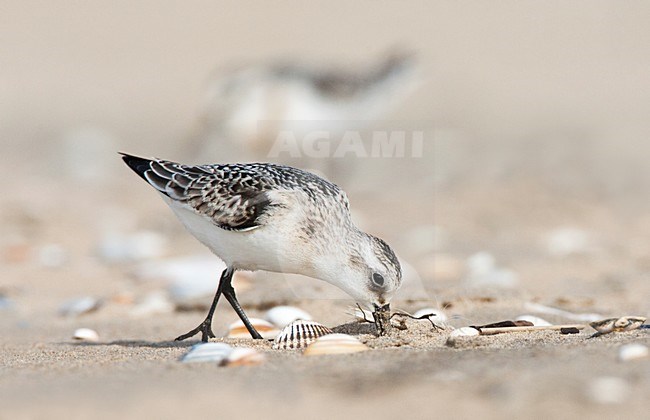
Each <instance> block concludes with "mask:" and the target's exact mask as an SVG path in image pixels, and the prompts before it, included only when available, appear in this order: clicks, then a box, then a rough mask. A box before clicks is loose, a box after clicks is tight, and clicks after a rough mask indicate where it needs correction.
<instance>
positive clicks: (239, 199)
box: [122, 154, 402, 341]
mask: <svg viewBox="0 0 650 420" xmlns="http://www.w3.org/2000/svg"><path fill="white" fill-rule="evenodd" d="M122 159H123V160H124V162H126V164H127V165H128V166H129V167H130V168H131V169H133V171H135V172H136V173H137V174H138V175H139V176H140V177H142V178H143V179H144V180H145V181H147V182H148V183H149V184H150V185H151V186H153V187H154V188H155V189H156V190H157V191H158V192H160V193H161V195H162V197H163V199H164V200H165V202H166V203H167V204H168V205H169V207H171V209H172V210H173V211H174V213H175V214H176V216H177V217H178V218H179V219H180V221H181V222H182V223H183V224H184V225H185V227H186V228H187V230H189V231H190V233H191V234H192V235H194V236H195V237H196V238H197V239H198V240H199V241H200V242H201V243H203V244H204V245H205V246H207V247H208V248H209V249H210V250H211V251H212V252H213V253H214V254H216V255H217V256H218V257H219V258H221V259H222V260H223V261H224V262H225V263H226V266H227V268H226V269H225V270H224V271H223V273H222V274H221V279H220V281H219V286H218V287H217V291H216V294H215V296H214V299H213V301H212V305H211V306H210V310H209V311H208V315H207V317H206V318H205V320H204V321H203V322H202V323H201V324H199V326H197V327H196V328H194V329H193V330H191V331H189V332H188V333H186V334H183V335H181V336H179V337H177V338H176V340H184V339H186V338H189V337H192V336H194V335H196V334H198V333H201V340H202V341H208V338H210V337H214V336H215V335H214V333H213V332H212V317H213V315H214V310H215V308H216V306H217V302H218V301H219V297H220V296H221V295H222V294H223V295H224V296H225V298H226V299H227V300H228V302H229V303H230V305H231V306H232V307H233V309H234V310H235V312H237V315H238V316H239V318H240V319H241V320H242V322H243V323H244V325H245V326H246V328H247V329H248V331H249V332H250V334H251V336H252V337H253V338H262V336H261V335H260V334H259V333H258V332H257V331H256V330H255V328H254V327H253V326H252V325H251V323H250V321H249V320H248V317H247V316H246V314H245V313H244V310H243V309H242V307H241V305H240V304H239V302H238V301H237V297H236V296H235V290H234V289H233V287H232V285H231V280H232V276H233V273H234V272H235V270H251V271H254V270H265V271H273V272H281V273H293V274H302V275H306V276H309V277H314V278H317V279H320V280H324V281H326V282H328V283H331V284H333V285H335V286H338V287H339V288H341V289H343V290H344V291H345V292H347V293H348V294H349V295H350V296H352V297H353V298H354V299H355V300H357V301H359V302H361V303H364V304H366V305H370V306H371V307H373V308H374V312H375V320H376V324H377V329H378V331H379V332H380V334H383V332H384V327H386V326H388V325H389V323H388V317H389V316H390V306H389V302H390V299H391V297H392V295H393V293H394V292H395V291H396V290H397V289H398V288H399V286H400V284H401V281H402V272H401V268H400V264H399V261H398V260H397V257H396V256H395V253H394V252H393V251H392V250H391V248H390V247H389V246H388V244H386V242H384V241H383V240H381V239H379V238H377V237H375V236H372V235H369V234H367V233H365V232H362V231H361V230H359V229H358V228H357V227H356V226H355V225H354V223H353V222H352V219H351V217H350V210H349V202H348V199H347V196H346V194H345V192H343V191H342V190H341V189H339V187H337V186H336V185H334V184H332V183H330V182H328V181H326V180H324V179H322V178H319V177H318V176H316V175H314V174H312V173H309V172H306V171H302V170H300V169H296V168H292V167H288V166H280V165H274V164H270V163H246V164H223V165H218V164H217V165H200V166H189V165H181V164H178V163H174V162H169V161H164V160H159V159H143V158H140V157H136V156H131V155H127V154H122Z"/></svg>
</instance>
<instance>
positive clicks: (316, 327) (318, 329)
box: [273, 320, 332, 350]
mask: <svg viewBox="0 0 650 420" xmlns="http://www.w3.org/2000/svg"><path fill="white" fill-rule="evenodd" d="M327 334H332V330H330V329H329V328H327V327H326V326H324V325H321V324H319V323H318V322H314V321H303V320H299V321H294V322H292V323H291V324H289V325H287V326H286V327H284V328H283V329H282V331H280V334H278V336H277V337H275V341H274V342H273V348H274V349H276V350H287V349H302V348H304V347H307V346H308V345H309V344H310V343H312V342H313V341H315V340H316V339H317V338H319V337H322V336H324V335H327Z"/></svg>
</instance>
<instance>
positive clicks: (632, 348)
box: [618, 343, 650, 362]
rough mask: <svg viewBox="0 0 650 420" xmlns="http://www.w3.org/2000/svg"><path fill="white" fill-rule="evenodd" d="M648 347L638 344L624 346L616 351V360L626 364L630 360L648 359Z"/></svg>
mask: <svg viewBox="0 0 650 420" xmlns="http://www.w3.org/2000/svg"><path fill="white" fill-rule="evenodd" d="M648 354H650V352H649V351H648V347H647V346H645V345H643V344H640V343H632V344H625V345H624V346H621V348H620V349H618V360H620V361H621V362H628V361H630V360H637V359H643V358H646V357H648Z"/></svg>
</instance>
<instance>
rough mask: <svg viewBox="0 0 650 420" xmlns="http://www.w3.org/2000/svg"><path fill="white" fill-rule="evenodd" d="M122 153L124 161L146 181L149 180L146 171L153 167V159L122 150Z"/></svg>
mask: <svg viewBox="0 0 650 420" xmlns="http://www.w3.org/2000/svg"><path fill="white" fill-rule="evenodd" d="M120 155H122V160H123V161H124V163H126V164H127V165H128V166H129V168H131V169H133V172H135V173H136V174H138V175H139V176H140V177H141V178H142V179H144V180H145V181H147V182H149V180H148V179H147V177H146V176H145V174H144V173H145V172H147V171H148V170H150V169H151V159H145V158H141V157H138V156H133V155H129V154H127V153H122V152H120Z"/></svg>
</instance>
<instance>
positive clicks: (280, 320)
mask: <svg viewBox="0 0 650 420" xmlns="http://www.w3.org/2000/svg"><path fill="white" fill-rule="evenodd" d="M264 319H266V320H267V321H269V322H270V323H271V324H273V325H275V326H276V327H278V328H284V327H286V326H287V325H289V324H291V323H292V322H293V321H297V320H299V319H300V320H304V321H311V320H312V317H311V315H309V314H308V313H307V312H305V311H303V310H302V309H300V308H296V307H294V306H276V307H274V308H271V309H269V310H268V311H267V312H266V314H265V315H264Z"/></svg>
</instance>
